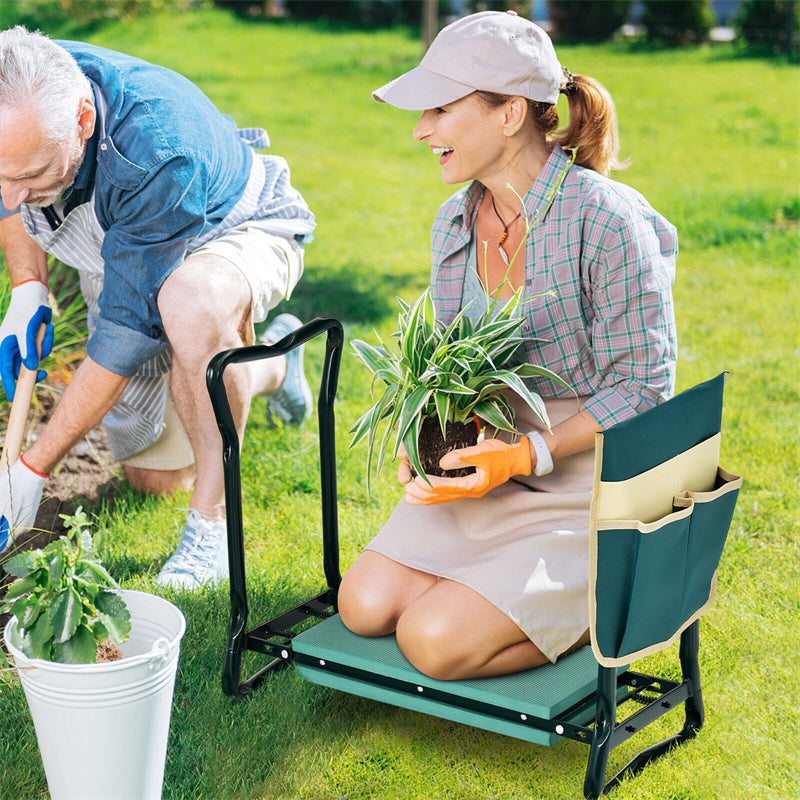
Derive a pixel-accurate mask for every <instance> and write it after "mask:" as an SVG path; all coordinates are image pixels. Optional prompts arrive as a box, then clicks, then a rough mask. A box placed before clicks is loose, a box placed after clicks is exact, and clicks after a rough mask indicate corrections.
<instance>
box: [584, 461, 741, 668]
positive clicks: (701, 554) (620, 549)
mask: <svg viewBox="0 0 800 800" xmlns="http://www.w3.org/2000/svg"><path fill="white" fill-rule="evenodd" d="M741 483H742V479H741V477H739V476H738V475H732V474H731V473H729V472H727V471H725V470H724V469H721V468H718V470H717V476H716V481H715V484H714V488H713V489H711V490H710V491H707V492H692V491H685V492H681V493H680V494H678V495H676V496H675V498H674V504H673V512H672V513H671V514H668V515H666V516H665V517H662V518H661V519H659V520H656V521H655V522H650V523H644V522H641V521H639V520H602V521H598V523H597V576H596V580H595V592H594V601H595V603H596V609H595V611H596V616H595V618H596V631H595V634H596V641H597V645H598V647H599V648H600V651H601V652H602V654H603V656H604V657H607V658H631V657H632V656H635V657H640V656H641V655H643V654H644V653H646V652H654V651H656V650H659V649H661V648H662V647H666V646H667V645H668V644H670V643H671V642H672V641H674V640H675V639H676V638H677V636H678V635H679V634H680V632H681V631H682V630H683V629H684V628H685V627H686V626H687V625H689V624H690V623H691V622H693V621H694V620H695V619H697V618H698V617H699V616H700V615H701V614H703V613H705V611H707V610H708V608H709V607H710V606H711V604H712V602H713V600H714V593H715V588H716V581H715V576H716V569H717V566H718V564H719V560H720V556H721V555H722V548H723V546H724V545H725V540H726V538H727V535H728V529H729V528H730V523H731V519H732V517H733V511H734V507H735V505H736V499H737V496H738V493H739V488H740V486H741Z"/></svg>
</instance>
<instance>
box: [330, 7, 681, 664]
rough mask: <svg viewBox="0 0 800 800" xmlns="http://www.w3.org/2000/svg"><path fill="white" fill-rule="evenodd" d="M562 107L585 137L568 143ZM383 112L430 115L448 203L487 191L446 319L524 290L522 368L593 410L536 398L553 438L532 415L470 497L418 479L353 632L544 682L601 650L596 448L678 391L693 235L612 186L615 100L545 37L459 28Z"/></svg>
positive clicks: (497, 23) (453, 456) (478, 460)
mask: <svg viewBox="0 0 800 800" xmlns="http://www.w3.org/2000/svg"><path fill="white" fill-rule="evenodd" d="M559 92H564V93H565V94H566V95H567V98H568V102H569V125H568V127H567V128H566V129H564V130H562V131H558V132H557V133H556V132H555V130H556V127H557V125H558V116H557V113H556V108H555V103H556V100H557V99H558V94H559ZM373 97H375V98H376V99H377V100H379V101H382V102H387V103H390V104H392V105H395V106H397V107H399V108H405V109H410V110H422V111H423V113H422V115H421V117H420V118H419V121H418V122H417V125H416V127H415V128H414V138H415V139H416V140H418V141H420V142H425V143H427V144H428V145H429V146H430V148H431V150H432V151H433V153H434V154H435V155H437V156H438V157H439V164H440V165H441V168H442V178H443V180H444V181H445V182H446V183H454V184H455V183H462V182H464V181H469V182H470V183H469V185H468V186H466V187H465V188H462V189H461V190H459V191H458V192H456V194H455V195H453V196H452V197H451V198H450V199H449V200H448V201H447V202H445V203H444V204H443V205H442V207H441V208H440V210H439V213H438V214H437V216H436V219H435V221H434V224H433V230H432V253H433V270H432V293H433V297H434V302H435V304H436V306H437V312H438V314H439V315H440V317H441V318H442V319H443V320H444V322H445V323H447V322H449V321H450V320H451V319H452V318H453V316H454V315H455V314H457V313H458V311H459V310H460V309H461V308H462V307H464V306H465V305H467V304H468V303H471V305H469V308H468V313H470V314H471V315H475V316H477V315H478V314H480V313H481V311H485V309H486V296H487V293H488V296H490V297H494V296H497V297H499V298H500V299H505V298H508V297H510V296H511V295H512V293H513V292H514V291H515V290H516V289H518V288H520V287H523V291H524V298H525V303H524V305H523V309H524V311H523V315H524V317H525V322H524V326H523V330H524V331H525V333H526V334H527V335H529V336H535V337H537V339H536V341H531V342H529V343H527V344H526V345H525V348H526V352H525V353H523V354H521V355H520V356H519V357H524V358H526V359H528V360H530V361H532V362H535V363H539V364H542V365H544V366H546V367H549V368H550V369H552V370H554V371H555V372H557V373H559V374H560V375H561V376H562V377H563V378H565V379H566V380H567V382H569V383H570V385H571V386H573V387H574V388H575V390H576V392H577V393H578V394H579V396H580V399H579V400H578V401H576V400H575V397H574V396H571V395H570V394H569V392H567V391H566V390H564V389H563V387H560V386H558V385H556V384H554V383H552V382H545V381H541V380H540V381H538V382H534V385H533V386H532V388H534V389H535V391H537V392H538V393H539V394H540V395H542V397H543V398H544V399H545V404H546V407H547V412H548V416H549V418H550V423H551V429H550V430H546V429H545V428H544V426H542V424H541V422H539V421H538V420H537V419H535V418H533V417H532V415H531V414H530V412H529V411H527V406H524V404H522V403H517V404H516V410H517V417H516V424H517V427H518V429H519V430H520V431H522V432H523V433H525V434H527V435H526V436H523V437H521V438H520V440H519V441H516V442H509V441H507V440H506V441H503V440H502V439H499V440H498V439H492V438H491V430H490V431H489V435H487V436H486V438H485V439H484V441H483V442H482V443H479V444H478V445H477V446H476V447H473V448H467V449H465V450H457V451H454V452H452V453H449V454H448V455H446V456H445V457H443V458H442V461H441V465H442V467H443V468H445V469H448V468H450V469H452V468H454V467H457V466H462V465H463V464H465V463H467V462H468V463H470V464H472V465H475V466H477V471H476V472H475V474H474V475H471V476H469V477H467V478H434V477H431V478H430V484H429V483H428V482H426V481H425V480H424V478H420V477H417V478H416V479H414V480H412V478H411V473H410V470H409V465H408V461H407V459H403V461H402V463H401V465H400V469H399V479H400V481H401V483H403V484H404V485H405V496H404V499H403V500H402V501H401V502H400V503H399V505H398V506H397V508H396V509H395V511H394V513H393V514H392V516H391V518H390V519H389V521H388V522H387V523H386V525H385V526H384V527H383V529H382V530H381V531H380V533H379V534H378V535H377V536H376V537H375V538H374V539H373V540H372V542H371V543H370V544H369V545H368V546H367V548H366V550H365V551H364V552H363V553H362V554H361V555H360V556H359V558H358V559H357V560H356V562H355V563H354V564H353V565H352V567H351V568H350V569H349V570H348V572H347V574H346V575H345V577H344V579H343V582H342V586H341V590H340V593H339V609H340V612H341V617H342V620H343V622H344V623H345V625H347V627H348V628H350V629H351V630H353V631H354V632H356V633H359V634H361V635H364V636H382V635H386V634H389V633H392V632H396V634H397V641H398V644H399V646H400V648H401V650H402V651H403V653H404V654H405V655H406V657H407V658H408V660H409V661H410V662H411V663H412V664H413V665H414V666H415V667H416V668H417V669H419V670H420V671H422V672H424V673H426V674H428V675H430V676H432V677H435V678H439V679H445V680H446V679H465V678H475V677H487V676H493V675H502V674H507V673H511V672H516V671H519V670H523V669H529V668H532V667H535V666H538V665H540V664H543V663H545V662H547V661H555V660H556V659H557V658H558V656H559V655H562V654H563V653H565V652H568V651H569V650H571V649H573V648H574V647H577V646H579V645H580V644H582V643H585V642H587V641H588V625H589V622H588V602H587V583H588V540H589V502H590V493H591V485H592V470H593V463H594V454H593V446H594V437H595V433H596V432H597V431H600V430H601V429H603V428H607V427H609V426H611V425H613V424H615V423H617V422H620V421H621V420H623V419H625V418H627V417H630V416H632V415H634V414H638V413H641V412H642V411H644V410H646V409H647V408H649V407H651V406H653V405H655V404H656V403H658V402H661V401H662V400H664V399H666V398H668V397H669V396H670V395H671V394H672V391H673V388H674V376H675V360H676V337H675V322H674V314H673V308H672V295H671V285H672V281H673V279H674V271H675V258H676V254H677V241H676V235H675V229H674V228H673V226H672V225H670V223H668V222H667V221H666V220H665V219H663V217H661V216H660V215H658V214H657V213H656V212H655V211H654V210H653V209H652V208H651V207H650V206H649V205H648V204H647V202H646V201H645V200H644V198H643V197H642V196H641V195H640V194H638V193H637V192H635V191H634V190H632V189H630V188H629V187H626V186H624V185H622V184H618V183H615V182H613V181H611V180H609V179H608V178H607V177H606V176H607V174H608V172H609V171H610V169H611V168H613V167H615V166H618V163H617V154H618V150H619V145H618V138H617V131H616V117H615V112H614V107H613V104H612V102H611V99H610V97H609V96H608V94H607V93H606V91H605V90H604V89H603V88H602V87H601V86H600V85H599V84H598V83H597V82H596V81H594V80H592V79H591V78H587V77H585V76H572V75H571V74H570V73H569V72H567V71H566V70H565V69H563V68H562V66H561V64H560V63H559V61H558V59H557V57H556V54H555V51H554V49H553V46H552V43H551V42H550V40H549V38H548V37H547V35H546V34H545V33H544V31H542V30H541V29H540V28H538V27H537V26H536V25H534V24H533V23H531V22H529V21H527V20H525V19H523V18H522V17H519V16H517V15H516V14H514V13H513V12H507V13H503V12H490V11H487V12H482V13H478V14H473V15H471V16H469V17H466V18H464V19H461V20H459V21H457V22H455V23H453V24H452V25H450V26H448V27H447V28H445V29H444V30H442V31H441V33H440V34H439V35H438V36H437V38H436V39H435V41H434V42H433V44H432V45H431V47H430V49H429V50H428V52H427V54H426V55H425V57H424V58H423V60H422V62H421V64H420V65H419V66H418V67H416V68H415V69H413V70H411V71H410V72H408V73H406V74H404V75H402V76H400V77H399V78H398V79H396V80H395V81H392V82H391V83H389V84H387V85H386V86H384V87H382V88H381V89H378V90H377V91H376V92H375V93H374V94H373ZM573 153H574V163H573V155H572V154H573ZM521 201H522V202H521ZM518 250H519V252H518V253H517V251H518ZM515 253H517V257H516V258H515V257H514V254H515ZM481 303H483V307H482V308H481V306H480V304H481ZM542 340H546V341H542Z"/></svg>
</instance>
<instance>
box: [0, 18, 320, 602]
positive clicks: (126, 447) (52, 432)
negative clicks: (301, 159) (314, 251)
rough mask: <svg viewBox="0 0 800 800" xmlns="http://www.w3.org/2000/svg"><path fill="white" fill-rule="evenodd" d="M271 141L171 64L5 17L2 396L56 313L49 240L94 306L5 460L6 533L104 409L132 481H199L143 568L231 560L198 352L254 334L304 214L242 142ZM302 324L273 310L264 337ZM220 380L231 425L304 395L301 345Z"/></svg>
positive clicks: (181, 572) (285, 276) (7, 540)
mask: <svg viewBox="0 0 800 800" xmlns="http://www.w3.org/2000/svg"><path fill="white" fill-rule="evenodd" d="M268 145H269V142H268V139H267V135H266V132H265V131H264V130H262V129H246V130H239V131H237V130H236V127H235V125H234V123H233V121H232V120H231V119H230V118H228V117H226V116H224V115H222V114H221V113H220V112H219V111H218V110H217V109H216V108H215V107H214V105H213V104H212V103H211V102H210V101H209V100H208V98H207V97H205V95H203V93H202V92H200V91H199V89H197V87H195V86H194V85H193V84H192V83H190V82H189V81H188V80H186V79H185V78H183V77H182V76H180V75H178V74H176V73H174V72H172V71H170V70H167V69H164V68H162V67H158V66H155V65H152V64H148V63H146V62H144V61H141V60H139V59H136V58H132V57H129V56H127V55H123V54H121V53H115V52H112V51H109V50H105V49H103V48H100V47H95V46H92V45H88V44H83V43H79V42H53V41H51V40H50V39H48V38H47V37H45V36H43V35H41V34H39V33H30V32H28V31H27V30H25V29H24V28H22V27H19V26H18V27H15V28H13V29H10V30H6V31H3V32H1V33H0V194H1V195H2V208H0V216H2V219H0V247H2V250H3V254H4V256H5V260H6V265H7V269H8V272H9V276H10V278H11V282H12V286H13V289H12V295H11V303H10V306H9V308H8V311H7V313H6V316H5V318H4V319H3V322H2V326H0V376H1V377H2V382H3V386H4V388H5V390H6V393H7V394H8V395H9V397H13V393H14V387H15V380H16V377H17V376H18V374H19V369H20V363H24V364H25V366H26V367H27V368H28V369H36V368H37V367H38V362H39V354H38V353H37V349H36V346H35V336H36V331H37V330H38V329H39V327H40V325H41V324H48V323H49V322H50V314H51V312H50V308H49V305H48V299H47V298H48V290H47V254H52V255H54V256H55V257H57V258H58V259H60V260H61V261H63V262H65V263H66V264H68V265H70V266H72V267H74V268H75V269H77V270H79V273H80V281H81V291H82V293H83V295H84V297H85V299H86V302H87V305H88V310H89V315H88V318H89V339H88V344H87V357H86V359H85V360H84V361H83V363H82V364H81V365H80V367H79V368H78V370H77V372H76V373H75V375H74V376H73V378H72V380H71V381H70V383H69V385H68V386H67V389H66V391H65V392H64V395H63V397H62V399H61V401H60V402H59V404H58V406H57V408H56V409H55V412H54V414H53V416H52V418H51V420H50V422H49V424H48V425H47V427H46V428H45V430H44V432H43V433H42V435H41V436H40V437H39V439H38V440H37V441H36V442H35V443H34V444H33V446H32V447H31V448H30V449H29V450H28V451H27V452H26V453H24V454H23V457H22V458H20V459H19V461H17V462H16V463H15V464H14V465H12V466H11V467H10V468H9V469H8V470H7V471H6V472H5V473H4V474H1V475H0V550H2V549H5V548H7V547H9V546H10V544H11V542H12V541H13V539H14V537H15V535H17V534H18V533H20V532H21V531H24V530H27V529H29V528H30V527H31V526H32V525H33V522H34V519H35V515H36V508H37V506H38V504H39V501H40V499H41V494H42V489H43V485H44V482H45V479H46V478H47V477H48V474H49V473H50V472H51V471H52V470H53V468H54V467H55V466H56V464H57V463H58V462H59V460H60V459H61V458H63V456H64V455H65V454H66V453H67V452H68V450H69V449H70V448H71V447H72V446H73V445H74V444H75V443H76V442H77V441H78V440H79V439H80V438H81V437H83V436H84V435H85V434H86V433H87V432H88V431H89V430H90V429H91V428H93V427H94V426H95V425H97V424H98V423H100V422H101V421H102V422H103V424H104V427H105V429H106V432H107V434H108V438H109V443H110V445H111V447H112V449H113V451H114V454H115V457H116V458H117V459H118V460H119V461H121V463H122V464H123V466H124V469H125V472H126V474H127V476H128V478H129V480H130V481H131V483H132V484H133V485H134V486H136V487H137V488H139V489H141V490H142V491H147V492H152V493H156V494H161V493H167V492H170V491H172V490H174V489H176V488H179V487H184V488H188V487H190V486H191V485H192V482H194V489H193V492H192V496H191V501H190V509H189V513H188V515H187V517H186V523H185V526H184V529H183V534H182V536H181V539H180V541H179V543H178V547H177V550H176V551H175V553H174V554H173V555H172V557H171V558H170V559H169V560H168V561H167V562H166V563H165V564H164V567H163V568H162V570H161V572H160V573H159V575H158V578H157V583H158V584H160V585H172V586H176V587H183V588H186V589H194V588H196V587H199V586H201V585H204V584H206V583H209V582H212V581H216V580H219V579H221V578H224V577H227V574H228V559H227V540H226V533H225V525H224V519H225V508H224V490H223V475H222V456H221V447H222V444H221V438H220V435H219V431H218V429H217V425H216V421H215V419H214V414H213V411H212V408H211V404H210V401H209V398H208V394H207V391H206V386H205V370H206V367H207V365H208V362H209V360H210V359H211V357H212V356H213V355H214V354H215V353H217V352H219V351H221V350H224V349H226V348H230V347H236V346H240V345H242V344H250V343H252V342H253V338H254V334H253V324H254V323H255V322H260V321H262V320H264V319H266V316H267V312H268V311H269V309H270V308H272V307H274V306H275V305H276V304H277V303H278V302H279V301H280V300H282V299H283V298H287V297H289V295H290V294H291V291H292V289H293V288H294V286H295V284H296V282H297V280H298V279H299V278H300V275H301V274H302V270H303V245H304V243H306V242H308V241H310V240H311V238H312V237H311V232H312V231H313V229H314V226H315V222H314V217H313V214H312V213H311V212H310V211H309V209H308V207H307V205H306V203H305V202H304V200H303V198H302V197H301V196H300V194H299V193H298V192H297V191H296V190H295V189H293V188H292V186H291V184H290V179H289V169H288V166H287V164H286V162H285V161H284V160H283V159H282V158H279V157H276V156H266V155H263V154H261V153H258V152H257V151H255V150H254V149H253V148H254V147H262V148H263V147H267V146H268ZM299 324H300V322H299V320H297V319H296V318H295V317H292V316H291V315H288V314H281V315H279V316H278V317H277V318H276V319H275V321H274V322H273V323H272V324H271V325H270V327H269V328H267V331H266V332H265V334H264V337H263V338H262V341H277V340H278V339H280V338H281V337H282V336H284V335H286V334H287V333H289V332H291V331H292V330H294V329H295V328H296V327H297V326H298V325H299ZM48 329H49V331H48V335H46V336H45V339H44V344H43V347H42V356H45V355H47V353H48V352H49V349H50V347H51V345H52V328H51V327H50V326H49V325H48ZM42 374H43V373H41V372H40V377H41V375H42ZM227 380H228V391H229V395H230V398H231V406H232V408H233V410H234V413H235V415H236V417H237V423H238V425H239V430H240V436H241V435H243V432H244V426H245V422H246V420H247V415H248V412H249V408H250V402H251V400H252V398H253V397H254V396H256V395H259V394H266V395H267V410H268V418H269V419H270V420H272V418H273V416H277V417H279V418H281V419H282V420H283V421H285V422H290V423H299V422H302V421H303V420H304V419H305V418H306V417H307V416H308V414H309V413H310V410H311V393H310V390H309V387H308V383H307V382H306V380H305V377H304V375H303V364H302V351H301V350H296V351H293V353H292V354H290V356H288V357H287V358H280V359H277V358H276V359H268V360H267V361H265V362H261V363H260V364H259V365H258V366H251V365H242V366H240V367H239V368H238V369H237V370H234V371H233V372H232V374H231V375H230V376H229V377H228V379H227ZM270 412H271V413H270Z"/></svg>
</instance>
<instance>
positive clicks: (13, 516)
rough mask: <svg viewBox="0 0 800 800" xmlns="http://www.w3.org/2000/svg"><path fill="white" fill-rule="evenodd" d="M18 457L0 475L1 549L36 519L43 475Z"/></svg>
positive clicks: (26, 529)
mask: <svg viewBox="0 0 800 800" xmlns="http://www.w3.org/2000/svg"><path fill="white" fill-rule="evenodd" d="M48 477H49V475H41V474H39V473H38V472H36V470H33V469H31V468H30V467H29V466H28V465H27V464H26V463H25V462H24V461H23V460H22V458H21V457H20V458H19V459H17V461H15V462H14V464H12V465H11V466H10V467H9V468H8V469H7V470H6V471H5V472H4V473H3V474H2V475H0V553H2V552H3V551H4V550H7V549H8V548H9V547H11V545H12V544H13V542H14V539H15V538H16V537H17V536H19V534H20V533H25V531H29V530H30V529H31V528H32V527H33V524H34V522H35V521H36V512H37V511H38V510H39V502H40V501H41V499H42V489H43V488H44V481H45V478H48Z"/></svg>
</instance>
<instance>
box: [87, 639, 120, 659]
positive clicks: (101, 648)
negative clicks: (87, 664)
mask: <svg viewBox="0 0 800 800" xmlns="http://www.w3.org/2000/svg"><path fill="white" fill-rule="evenodd" d="M121 658H123V655H122V650H120V649H119V647H117V646H116V645H115V644H114V642H112V641H111V639H106V641H105V642H101V643H100V644H98V645H97V658H95V660H94V663H95V664H99V663H100V662H102V661H119V660H120V659H121Z"/></svg>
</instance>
